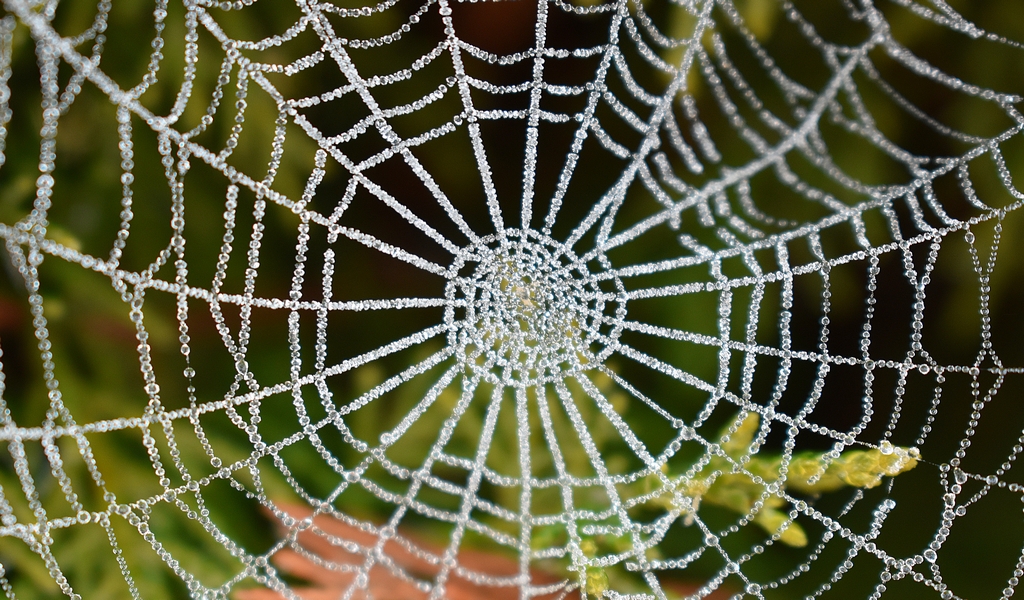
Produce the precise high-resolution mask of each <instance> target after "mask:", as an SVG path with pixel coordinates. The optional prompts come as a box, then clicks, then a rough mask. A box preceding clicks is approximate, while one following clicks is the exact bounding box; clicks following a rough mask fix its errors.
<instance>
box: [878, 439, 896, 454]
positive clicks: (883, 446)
mask: <svg viewBox="0 0 1024 600" xmlns="http://www.w3.org/2000/svg"><path fill="white" fill-rule="evenodd" d="M878 451H879V452H881V453H882V454H885V455H886V456H888V455H890V454H892V453H893V445H892V442H890V441H889V440H882V442H881V443H879V444H878Z"/></svg>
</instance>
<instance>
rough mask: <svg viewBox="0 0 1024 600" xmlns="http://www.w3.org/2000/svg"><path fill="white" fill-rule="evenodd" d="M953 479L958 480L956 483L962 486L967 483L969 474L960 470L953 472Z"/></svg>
mask: <svg viewBox="0 0 1024 600" xmlns="http://www.w3.org/2000/svg"><path fill="white" fill-rule="evenodd" d="M953 478H954V479H956V482H957V483H959V484H960V485H963V484H965V483H967V473H964V472H963V471H961V470H960V469H957V470H956V471H954V472H953Z"/></svg>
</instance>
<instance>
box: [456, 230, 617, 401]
mask: <svg viewBox="0 0 1024 600" xmlns="http://www.w3.org/2000/svg"><path fill="white" fill-rule="evenodd" d="M453 270H454V271H456V272H457V273H458V277H456V278H454V279H452V281H451V282H450V283H449V284H448V289H447V292H446V294H447V297H448V299H449V300H450V301H452V304H451V305H452V306H457V307H458V308H449V315H448V318H449V319H450V321H449V322H451V323H453V325H454V327H453V329H452V332H451V333H450V335H449V341H450V343H452V344H453V345H454V346H455V347H456V348H458V350H459V353H460V356H461V358H462V360H463V361H464V362H465V364H466V365H467V366H468V367H469V368H470V369H472V370H475V371H477V372H479V373H480V374H481V375H483V376H484V377H485V378H486V379H490V380H494V379H495V378H500V379H502V380H504V381H513V380H514V381H519V382H522V383H526V384H527V385H535V384H538V383H544V382H546V381H550V380H553V379H555V378H561V377H564V376H565V375H566V374H568V373H572V372H579V371H582V370H586V369H592V368H595V367H596V366H598V365H599V364H600V363H601V361H602V360H603V359H604V358H605V356H606V355H607V354H608V353H610V352H611V349H610V348H609V346H610V345H611V344H612V342H613V341H614V339H615V338H616V337H618V333H619V331H620V329H621V328H620V327H618V326H616V323H621V320H622V318H623V317H624V315H625V301H624V300H623V299H622V295H623V293H624V292H623V290H622V283H621V282H620V281H619V280H618V279H617V278H615V277H604V278H601V277H598V276H597V275H595V274H594V273H591V272H590V270H589V269H588V268H587V266H586V265H585V264H583V263H581V262H580V260H579V258H578V257H577V256H576V255H575V254H574V253H573V252H572V251H571V249H569V248H567V247H566V246H565V245H563V244H561V243H560V242H557V241H556V240H554V239H552V238H550V237H549V236H547V235H544V234H541V233H538V232H536V231H532V230H528V231H525V232H523V231H519V230H506V231H505V234H504V236H499V235H494V236H488V237H486V238H483V239H481V240H480V242H479V243H477V244H475V245H472V246H469V247H467V248H466V249H464V251H463V252H462V253H460V254H459V256H457V257H456V260H455V264H454V265H453ZM603 288H605V289H603Z"/></svg>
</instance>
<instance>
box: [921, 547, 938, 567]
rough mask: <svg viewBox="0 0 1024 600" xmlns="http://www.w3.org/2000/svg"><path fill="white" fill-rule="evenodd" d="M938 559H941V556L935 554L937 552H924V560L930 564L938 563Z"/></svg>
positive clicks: (929, 550)
mask: <svg viewBox="0 0 1024 600" xmlns="http://www.w3.org/2000/svg"><path fill="white" fill-rule="evenodd" d="M938 558H939V556H938V555H937V554H935V551H934V550H932V549H931V548H929V549H927V550H925V551H924V559H925V560H926V561H928V562H930V563H933V562H935V561H936V560H937V559H938Z"/></svg>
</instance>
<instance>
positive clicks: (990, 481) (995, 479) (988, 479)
mask: <svg viewBox="0 0 1024 600" xmlns="http://www.w3.org/2000/svg"><path fill="white" fill-rule="evenodd" d="M985 483H987V484H989V485H995V484H997V483H999V478H998V477H996V476H995V475H989V476H988V477H986V478H985Z"/></svg>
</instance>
